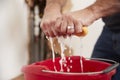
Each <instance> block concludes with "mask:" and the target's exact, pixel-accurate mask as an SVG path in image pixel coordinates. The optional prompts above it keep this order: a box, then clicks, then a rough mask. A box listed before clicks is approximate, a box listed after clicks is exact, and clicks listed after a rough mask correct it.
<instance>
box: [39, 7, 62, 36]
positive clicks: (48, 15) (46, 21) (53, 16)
mask: <svg viewBox="0 0 120 80" xmlns="http://www.w3.org/2000/svg"><path fill="white" fill-rule="evenodd" d="M59 17H61V12H60V9H59V8H57V7H56V8H55V7H54V8H50V7H49V9H46V10H45V12H44V15H43V18H42V21H41V25H40V27H41V29H42V31H43V32H44V33H45V35H46V36H50V37H55V36H56V35H59V34H58V33H57V32H56V31H55V30H56V29H55V27H54V26H55V24H56V21H58V18H59ZM58 22H61V21H58Z"/></svg>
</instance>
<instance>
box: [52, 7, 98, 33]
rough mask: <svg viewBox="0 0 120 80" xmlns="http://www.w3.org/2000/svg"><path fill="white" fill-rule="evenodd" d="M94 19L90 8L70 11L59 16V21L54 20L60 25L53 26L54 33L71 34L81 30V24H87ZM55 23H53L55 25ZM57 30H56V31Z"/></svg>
mask: <svg viewBox="0 0 120 80" xmlns="http://www.w3.org/2000/svg"><path fill="white" fill-rule="evenodd" d="M95 20H96V17H95V16H94V13H93V12H92V10H90V9H87V8H86V9H83V10H79V11H75V12H70V13H66V14H63V15H62V17H61V22H58V21H57V22H56V24H59V23H61V25H59V27H58V26H55V27H56V28H55V29H56V30H54V31H56V33H61V34H62V35H72V34H77V33H81V32H82V27H83V26H89V25H90V24H92V23H93V22H94V21H95ZM56 24H55V25H56ZM57 31H58V32H57Z"/></svg>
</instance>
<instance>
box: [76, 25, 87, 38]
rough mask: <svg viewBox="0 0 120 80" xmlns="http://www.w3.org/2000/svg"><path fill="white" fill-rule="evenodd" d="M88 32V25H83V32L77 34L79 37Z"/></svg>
mask: <svg viewBox="0 0 120 80" xmlns="http://www.w3.org/2000/svg"><path fill="white" fill-rule="evenodd" d="M87 34H88V29H87V27H82V32H80V33H75V35H76V36H79V37H81V36H82V37H83V36H86V35H87Z"/></svg>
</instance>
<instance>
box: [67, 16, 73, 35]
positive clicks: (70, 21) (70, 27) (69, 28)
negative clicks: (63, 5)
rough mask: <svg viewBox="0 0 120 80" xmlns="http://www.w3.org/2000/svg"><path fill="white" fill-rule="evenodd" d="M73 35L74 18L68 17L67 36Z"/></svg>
mask: <svg viewBox="0 0 120 80" xmlns="http://www.w3.org/2000/svg"><path fill="white" fill-rule="evenodd" d="M73 33H74V23H73V18H72V17H71V16H70V15H69V16H67V34H68V35H71V34H73Z"/></svg>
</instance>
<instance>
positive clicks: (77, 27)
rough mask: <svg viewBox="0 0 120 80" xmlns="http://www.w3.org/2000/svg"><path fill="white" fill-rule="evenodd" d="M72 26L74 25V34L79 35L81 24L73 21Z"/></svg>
mask: <svg viewBox="0 0 120 80" xmlns="http://www.w3.org/2000/svg"><path fill="white" fill-rule="evenodd" d="M73 22H74V25H75V32H74V33H80V32H82V27H83V25H82V23H80V22H79V21H78V20H75V19H73Z"/></svg>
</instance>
